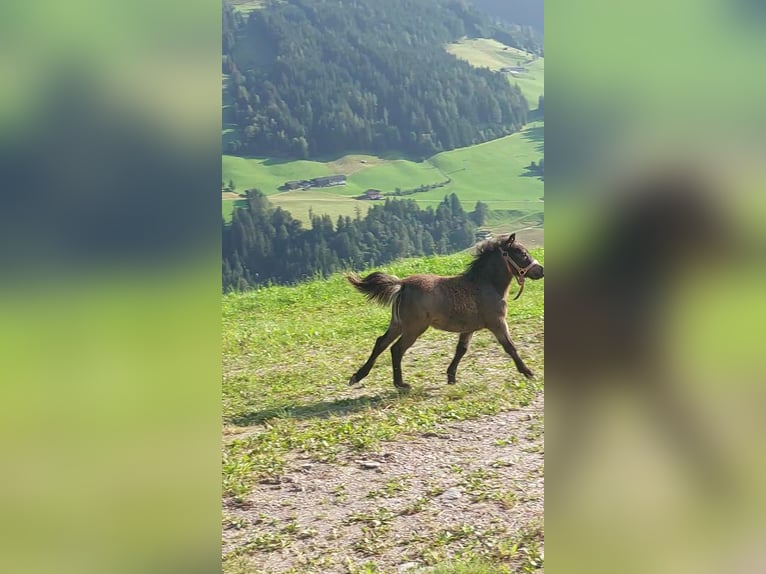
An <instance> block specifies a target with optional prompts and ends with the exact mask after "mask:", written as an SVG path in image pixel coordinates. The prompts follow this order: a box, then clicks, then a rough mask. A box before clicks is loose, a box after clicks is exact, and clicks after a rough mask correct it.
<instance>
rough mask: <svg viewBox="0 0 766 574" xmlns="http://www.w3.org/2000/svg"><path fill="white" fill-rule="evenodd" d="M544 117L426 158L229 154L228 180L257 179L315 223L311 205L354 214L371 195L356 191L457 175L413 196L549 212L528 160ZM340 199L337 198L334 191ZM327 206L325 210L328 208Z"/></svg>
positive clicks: (227, 210) (250, 183)
mask: <svg viewBox="0 0 766 574" xmlns="http://www.w3.org/2000/svg"><path fill="white" fill-rule="evenodd" d="M543 139H544V123H543V122H542V121H534V122H531V123H530V124H528V125H527V126H526V127H525V128H524V129H523V130H522V131H521V132H519V133H516V134H512V135H509V136H506V137H504V138H499V139H496V140H493V141H489V142H485V143H482V144H478V145H474V146H470V147H467V148H459V149H455V150H451V151H447V152H442V153H439V154H436V155H434V156H432V157H431V158H429V159H427V160H425V161H423V162H415V161H411V160H407V159H401V158H391V157H390V158H380V157H376V156H370V155H361V154H353V155H348V156H344V157H341V158H331V159H328V160H327V161H309V160H296V161H280V160H274V159H267V158H244V157H238V156H231V155H224V156H223V159H222V168H223V180H224V181H226V182H228V181H229V180H232V181H233V182H234V183H235V185H236V189H237V190H239V191H242V190H245V189H249V188H253V187H257V188H258V189H260V190H261V191H263V192H264V193H265V194H266V195H269V196H270V200H271V201H272V202H273V203H275V204H277V205H279V204H283V207H285V208H286V209H289V208H288V207H287V205H289V206H291V207H292V209H293V210H294V212H293V211H291V213H292V214H293V216H295V217H296V218H298V219H301V220H302V221H304V223H308V219H307V214H308V211H309V209H312V210H313V212H314V213H317V214H319V213H329V214H331V215H332V216H333V217H336V216H337V215H338V214H343V215H348V216H349V217H354V215H355V213H356V209H357V206H359V207H360V208H361V209H363V210H366V209H367V208H368V207H369V202H367V201H358V200H354V199H351V197H350V196H354V195H361V194H362V193H364V191H365V190H366V189H369V188H373V189H378V190H380V191H383V192H392V191H395V190H396V189H397V188H399V189H402V190H405V189H412V188H415V187H418V186H421V185H430V184H435V183H439V182H443V181H445V180H447V179H450V180H451V182H450V183H449V184H447V185H445V186H444V187H439V188H436V189H432V190H429V191H425V192H421V193H415V194H412V195H408V196H406V197H407V198H408V199H412V200H414V201H416V202H418V203H419V204H421V206H422V207H425V206H428V205H433V206H435V205H436V204H438V203H439V202H440V201H441V200H442V199H444V196H445V195H448V194H450V193H455V194H456V195H457V196H458V197H459V198H460V200H461V202H463V207H464V208H465V209H466V210H468V211H470V210H472V209H473V207H474V205H475V204H476V202H477V201H479V200H481V201H483V202H485V203H487V204H488V205H489V206H490V209H493V210H523V211H527V212H533V213H534V212H542V210H543V203H542V198H543V189H544V185H543V181H542V180H540V179H539V178H538V177H536V176H534V175H531V174H529V172H528V171H527V169H526V167H527V166H528V165H529V164H530V163H531V162H532V161H535V162H537V161H539V160H540V158H541V157H542V155H543ZM333 173H345V174H347V175H348V182H347V184H346V185H343V186H336V187H331V188H325V189H322V190H321V191H320V190H315V189H311V190H307V191H294V192H288V193H285V192H280V191H279V190H278V188H279V186H281V185H282V184H283V183H284V182H286V181H288V180H296V179H310V178H313V177H319V176H323V175H331V174H333ZM332 195H334V196H337V197H338V199H337V200H335V201H330V199H331V198H330V197H329V196H332ZM231 201H236V200H224V201H223V212H224V216H225V217H227V218H228V217H230V214H231V209H232V205H227V203H229V204H230V202H231ZM325 209H326V210H327V211H323V210H325Z"/></svg>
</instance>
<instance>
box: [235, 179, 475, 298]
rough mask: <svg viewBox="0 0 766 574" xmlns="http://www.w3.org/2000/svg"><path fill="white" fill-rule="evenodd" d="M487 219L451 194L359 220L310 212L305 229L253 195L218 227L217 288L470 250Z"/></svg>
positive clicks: (388, 205)
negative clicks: (219, 269)
mask: <svg viewBox="0 0 766 574" xmlns="http://www.w3.org/2000/svg"><path fill="white" fill-rule="evenodd" d="M487 214H488V209H487V205H486V204H484V203H482V202H477V204H476V208H475V210H474V211H473V212H470V213H469V212H466V211H465V210H464V209H463V207H462V205H461V203H460V200H459V199H458V197H457V196H456V195H455V194H454V193H453V194H451V195H449V196H447V197H445V198H444V200H443V201H442V202H440V203H439V204H438V205H437V206H436V208H435V209H434V208H433V207H431V206H429V207H427V208H425V209H421V208H420V207H419V206H418V204H417V203H415V202H414V201H412V200H390V199H387V200H386V201H385V203H383V204H379V205H375V206H373V207H371V208H370V210H369V211H368V212H367V215H366V216H365V217H362V216H361V211H357V215H356V217H354V218H351V217H349V216H342V215H341V216H339V217H338V219H337V220H336V221H335V222H333V220H332V218H331V217H330V216H329V215H321V216H320V215H311V228H310V229H304V228H303V227H302V225H301V222H300V221H298V220H297V219H295V218H293V217H292V216H291V215H290V213H289V212H287V211H285V210H284V209H282V208H281V207H277V208H274V207H273V206H272V205H271V204H270V203H269V201H268V199H267V198H266V196H265V195H264V194H263V193H261V192H260V191H258V190H249V191H248V192H247V199H246V205H244V206H238V207H237V208H235V210H234V213H233V215H232V220H231V223H230V224H226V223H225V222H224V223H223V226H222V227H223V238H222V248H223V253H222V256H223V270H222V281H223V291H224V292H226V291H233V290H234V291H243V290H247V289H250V288H252V287H255V286H258V285H263V284H267V283H288V284H289V283H294V282H296V281H300V280H303V279H308V278H311V277H315V276H322V277H325V276H327V275H329V274H331V273H335V272H337V271H341V270H343V269H361V268H364V267H372V266H375V265H380V264H384V263H387V262H389V261H393V260H395V259H398V258H401V257H410V256H422V255H433V254H447V253H452V252H455V251H458V250H461V249H465V248H467V247H470V246H471V245H472V244H473V243H474V237H475V232H476V226H477V225H482V224H483V223H484V219H485V218H486V216H487Z"/></svg>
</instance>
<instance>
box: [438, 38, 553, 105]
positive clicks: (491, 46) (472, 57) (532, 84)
mask: <svg viewBox="0 0 766 574" xmlns="http://www.w3.org/2000/svg"><path fill="white" fill-rule="evenodd" d="M445 49H446V50H447V51H448V52H449V53H450V54H454V55H455V56H457V57H458V58H461V59H463V60H466V61H467V62H468V63H470V64H471V65H473V66H476V67H479V68H489V69H490V70H499V69H501V68H505V67H515V66H521V67H524V68H526V69H527V71H526V72H521V73H519V75H518V76H513V75H511V74H510V73H509V74H508V81H509V82H510V83H511V84H518V85H519V87H520V88H521V92H522V93H523V94H524V97H525V98H526V99H527V102H529V109H530V110H534V109H535V108H537V100H538V98H539V97H540V96H541V95H543V91H544V85H545V78H544V77H545V58H535V57H534V55H532V54H529V53H527V52H524V51H523V50H518V49H516V48H511V47H509V46H506V45H505V44H502V43H500V42H498V41H497V40H491V39H488V38H473V39H464V40H461V41H460V42H456V43H454V44H449V45H447V46H445Z"/></svg>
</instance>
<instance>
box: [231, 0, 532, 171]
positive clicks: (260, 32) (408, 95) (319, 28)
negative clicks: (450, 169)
mask: <svg viewBox="0 0 766 574" xmlns="http://www.w3.org/2000/svg"><path fill="white" fill-rule="evenodd" d="M465 36H468V37H494V38H496V39H498V40H500V41H502V42H504V43H506V44H509V45H511V46H516V47H520V48H523V49H526V50H528V51H531V52H535V53H538V54H540V53H542V45H541V44H540V43H538V40H537V39H536V38H537V37H536V36H535V34H534V33H533V31H532V30H531V28H526V27H525V28H522V27H518V26H516V27H503V26H502V25H500V24H497V23H494V22H492V21H491V20H490V18H489V17H488V16H485V15H483V14H480V13H479V12H476V11H474V10H473V9H472V8H470V6H469V5H468V4H467V3H465V2H461V1H459V0H385V2H384V1H381V0H289V1H288V2H272V3H270V4H269V5H268V6H267V7H265V8H263V9H260V10H254V11H252V12H250V13H249V16H247V17H245V16H244V15H243V14H241V13H238V12H236V11H234V10H233V9H232V8H231V7H230V6H226V5H224V18H223V72H224V73H226V74H228V75H229V93H230V94H231V95H232V97H233V104H232V110H233V114H232V116H233V118H232V121H233V122H234V123H235V124H236V125H237V128H238V132H239V137H238V138H236V139H234V140H233V141H230V142H229V143H228V149H226V150H225V151H226V152H228V153H234V154H250V155H257V156H269V157H276V156H279V157H289V158H296V159H301V158H314V157H319V156H328V155H332V154H339V153H344V152H348V151H351V150H354V151H368V152H371V153H384V152H391V151H396V152H401V153H405V154H408V155H410V156H416V157H425V156H430V155H432V154H434V153H437V152H439V151H443V150H449V149H454V148H456V147H463V146H468V145H473V144H476V143H481V142H484V141H488V140H491V139H495V138H498V137H502V136H505V135H508V134H510V133H513V132H515V131H517V130H519V129H520V128H521V127H522V126H523V125H524V124H525V123H526V121H527V112H528V103H527V101H526V100H525V99H524V97H523V95H522V93H521V91H520V90H519V88H518V87H517V86H515V85H511V84H510V83H509V82H508V79H507V77H506V76H504V75H503V74H501V73H498V72H492V71H490V70H489V69H485V68H475V67H472V66H471V65H469V64H468V63H467V62H464V61H462V60H459V59H457V58H455V57H454V56H452V55H451V54H449V53H447V52H446V51H445V50H444V48H443V46H444V45H445V44H447V43H450V42H454V41H456V40H458V39H460V38H461V37H465Z"/></svg>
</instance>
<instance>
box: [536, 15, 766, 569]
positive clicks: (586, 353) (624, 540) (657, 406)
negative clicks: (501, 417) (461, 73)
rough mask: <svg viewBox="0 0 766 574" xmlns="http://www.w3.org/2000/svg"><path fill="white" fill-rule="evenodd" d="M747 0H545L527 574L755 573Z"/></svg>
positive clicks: (764, 205) (759, 489)
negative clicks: (538, 422) (536, 422)
mask: <svg viewBox="0 0 766 574" xmlns="http://www.w3.org/2000/svg"><path fill="white" fill-rule="evenodd" d="M764 14H765V13H764V11H763V8H762V5H761V4H760V3H755V2H723V1H717V0H716V1H713V0H704V1H702V2H690V1H685V0H682V1H679V2H672V3H665V2H652V1H650V2H641V3H630V2H628V3H624V2H623V3H609V2H601V1H586V2H577V3H572V2H561V1H556V0H549V1H548V2H547V3H546V30H547V40H548V41H547V45H546V52H547V54H546V55H547V56H548V61H549V67H548V77H547V79H548V83H549V89H548V94H547V95H548V98H547V99H548V104H549V105H548V109H547V110H546V111H547V113H548V118H547V120H548V121H547V133H546V148H547V149H546V152H547V153H546V155H547V158H546V159H547V160H548V162H549V165H550V166H553V167H551V168H550V170H551V171H550V175H549V176H548V177H547V179H546V227H547V230H548V237H547V241H548V244H547V245H546V247H548V254H547V255H548V260H547V261H546V263H547V265H546V276H547V277H546V279H547V288H546V330H547V335H548V336H547V339H546V360H547V361H546V362H547V364H546V367H547V369H546V372H547V375H548V376H547V379H546V414H547V416H546V427H547V428H546V435H547V437H546V438H547V441H546V442H547V445H546V470H547V473H546V483H547V484H546V486H547V489H546V491H547V492H546V521H547V526H548V528H547V531H548V532H547V535H548V536H547V540H546V543H547V544H546V547H547V551H548V561H547V562H548V563H547V564H546V566H547V570H548V571H549V572H568V573H571V572H589V573H593V572H656V573H660V572H674V573H678V572H694V573H701V572H763V571H764V570H765V569H766V551H764V548H766V546H765V545H764V534H766V524H764V520H763V516H764V512H763V510H764V503H765V502H766V496H765V494H766V493H764V488H763V485H764V484H766V482H765V479H766V456H765V455H764V453H766V451H765V450H764V448H763V444H764V439H765V438H766V423H765V422H764V421H765V420H766V419H765V418H764V416H763V413H764V404H766V403H765V401H764V399H766V388H765V387H764V385H763V381H764V362H763V348H764V331H763V330H764V325H765V324H766V320H765V319H766V301H764V298H763V294H764V286H765V284H764V279H765V278H766V276H765V274H764V266H763V261H764V255H765V252H764V248H765V247H766V243H765V242H764V239H765V238H764V232H763V229H764V225H763V221H764V215H766V200H764V194H763V193H762V190H763V189H764V181H765V179H764V175H765V173H764V169H765V166H766V163H764V161H763V158H764V151H766V141H765V139H766V138H765V137H764V134H765V133H766V132H765V131H764V127H766V122H765V121H764V120H766V118H765V117H764V108H763V101H764V95H765V94H766V90H765V88H766V85H765V81H764V78H763V75H762V74H760V73H759V72H758V71H757V70H758V69H759V61H760V59H761V54H763V53H764V48H766V45H765V44H764V42H766V37H765V36H764V34H763V29H764V28H763V26H764V23H766V21H765V20H764Z"/></svg>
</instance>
